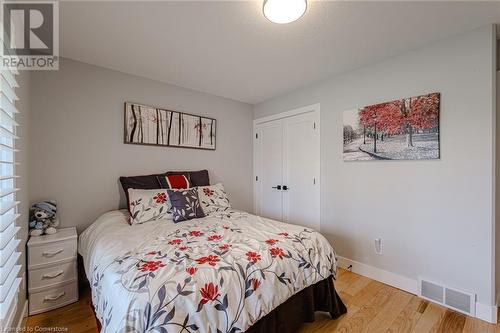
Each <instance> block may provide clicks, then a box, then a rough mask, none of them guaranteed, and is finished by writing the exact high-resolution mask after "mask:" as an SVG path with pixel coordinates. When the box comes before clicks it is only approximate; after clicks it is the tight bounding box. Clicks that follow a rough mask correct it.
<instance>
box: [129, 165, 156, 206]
mask: <svg viewBox="0 0 500 333" xmlns="http://www.w3.org/2000/svg"><path fill="white" fill-rule="evenodd" d="M157 176H161V174H156V175H147V176H132V177H120V183H121V184H122V188H123V192H125V197H126V198H127V202H130V200H129V197H128V189H129V188H135V189H143V190H152V189H157V188H161V185H160V183H159V182H158V178H157ZM129 210H130V207H129Z"/></svg>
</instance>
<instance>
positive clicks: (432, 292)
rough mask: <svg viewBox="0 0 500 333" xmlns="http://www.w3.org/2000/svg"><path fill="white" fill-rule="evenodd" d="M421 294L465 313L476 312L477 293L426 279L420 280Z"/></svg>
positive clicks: (471, 314) (470, 314)
mask: <svg viewBox="0 0 500 333" xmlns="http://www.w3.org/2000/svg"><path fill="white" fill-rule="evenodd" d="M419 282H420V283H419V287H420V288H419V296H420V297H422V298H425V299H427V300H429V301H431V302H435V303H438V304H441V305H443V306H446V307H448V308H450V309H453V310H456V311H458V312H461V313H465V314H467V315H469V316H475V314H476V295H475V294H472V293H468V292H464V291H460V290H456V289H453V288H448V287H446V286H443V285H440V284H438V283H435V282H430V281H426V280H420V281H419Z"/></svg>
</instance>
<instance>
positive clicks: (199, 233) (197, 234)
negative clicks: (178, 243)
mask: <svg viewBox="0 0 500 333" xmlns="http://www.w3.org/2000/svg"><path fill="white" fill-rule="evenodd" d="M189 236H193V237H200V236H203V232H201V231H198V230H193V231H190V232H189Z"/></svg>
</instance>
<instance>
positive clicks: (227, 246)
mask: <svg viewBox="0 0 500 333" xmlns="http://www.w3.org/2000/svg"><path fill="white" fill-rule="evenodd" d="M231 246H232V245H231V244H222V245H220V246H219V249H220V250H222V251H227V250H229V248H231Z"/></svg>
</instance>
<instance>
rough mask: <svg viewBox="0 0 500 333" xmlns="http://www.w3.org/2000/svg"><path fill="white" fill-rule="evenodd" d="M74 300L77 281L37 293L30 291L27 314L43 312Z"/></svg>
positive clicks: (76, 293)
mask: <svg viewBox="0 0 500 333" xmlns="http://www.w3.org/2000/svg"><path fill="white" fill-rule="evenodd" d="M76 301H78V283H77V282H76V281H75V282H72V283H69V284H65V285H61V286H59V287H55V288H52V289H47V290H44V291H40V292H38V293H30V295H29V314H30V315H34V314H37V313H41V312H45V311H48V310H52V309H55V308H59V307H61V306H65V305H68V304H70V303H74V302H76Z"/></svg>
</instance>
